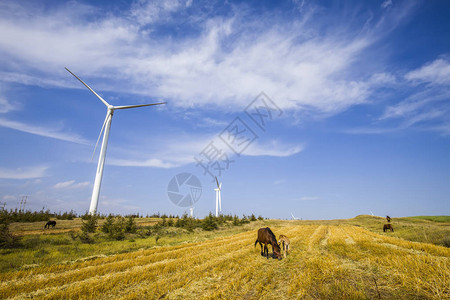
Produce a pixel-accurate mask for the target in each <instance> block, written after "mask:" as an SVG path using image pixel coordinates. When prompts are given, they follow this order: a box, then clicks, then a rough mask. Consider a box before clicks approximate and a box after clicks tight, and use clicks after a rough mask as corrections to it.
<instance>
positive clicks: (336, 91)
mask: <svg viewBox="0 0 450 300" xmlns="http://www.w3.org/2000/svg"><path fill="white" fill-rule="evenodd" d="M187 4H190V2H189V1H188V2H187V3H186V2H184V1H183V2H182V1H175V0H168V1H148V2H147V1H139V2H136V3H135V4H134V5H133V6H132V8H131V9H130V11H125V12H123V13H122V15H119V16H114V17H113V16H111V15H108V14H104V15H105V16H103V17H98V15H96V14H95V13H96V12H97V13H98V10H97V9H96V8H95V7H89V6H86V5H81V4H78V3H72V2H71V3H70V4H64V5H60V6H57V8H55V9H53V10H47V11H44V10H43V9H39V8H36V7H31V8H26V7H21V6H20V5H18V4H17V5H14V6H13V5H11V6H10V7H8V6H6V7H4V11H3V13H0V17H1V18H0V52H1V53H3V56H4V57H5V59H7V60H8V61H10V62H11V66H10V69H14V71H10V72H8V73H6V72H5V73H3V74H0V77H1V78H3V80H6V81H8V80H9V81H13V80H15V81H17V82H21V83H24V84H33V85H49V86H64V85H68V84H67V82H70V81H69V76H68V75H67V74H64V72H65V71H64V70H63V66H68V67H70V66H76V70H73V71H75V73H77V75H79V76H82V77H83V78H86V77H87V79H86V80H89V81H94V84H95V87H96V89H97V90H100V91H101V90H107V89H113V90H116V91H125V90H126V91H129V92H133V93H140V94H146V95H152V96H154V97H160V98H165V99H170V100H171V103H172V104H174V105H176V106H182V107H188V106H192V105H196V106H198V107H215V108H217V107H220V108H222V109H227V110H240V109H242V108H243V107H245V105H246V104H247V103H248V102H249V101H250V100H251V99H253V98H254V97H255V95H256V94H258V93H259V92H260V91H264V92H266V93H267V94H268V95H269V96H270V97H273V98H274V99H275V100H276V102H277V104H278V105H279V106H280V107H281V108H282V109H294V110H302V109H305V108H313V109H316V110H318V111H319V112H325V113H328V114H335V113H337V112H340V111H342V110H344V109H346V108H347V107H349V106H351V105H355V104H360V103H365V102H366V101H367V98H368V97H369V95H370V94H371V93H372V92H373V87H372V83H371V82H370V81H368V80H366V79H364V78H361V77H354V76H352V75H351V74H352V70H353V69H354V68H358V69H360V66H356V65H355V61H356V60H357V58H358V57H359V56H360V55H361V54H362V53H363V51H364V49H366V48H367V47H368V46H369V45H371V43H372V41H373V39H374V38H373V37H372V34H373V33H371V34H363V33H361V32H360V33H359V34H356V32H355V33H352V32H350V33H348V34H342V32H340V29H339V28H336V33H339V34H334V32H330V33H328V34H326V35H323V33H320V32H319V31H320V29H319V28H320V26H319V25H317V23H318V22H320V21H319V20H320V19H317V18H312V17H311V14H312V13H311V12H309V11H308V12H305V13H302V14H301V16H302V17H303V18H304V19H302V20H298V21H296V22H291V21H286V20H282V19H281V18H277V17H275V16H266V17H267V18H270V21H271V23H269V24H272V22H273V24H272V25H269V26H267V25H268V23H267V22H261V20H260V19H258V20H255V19H254V17H252V16H251V15H249V14H248V13H246V11H245V9H241V10H239V9H235V10H233V11H234V14H233V15H231V16H229V17H227V18H218V17H210V18H206V17H204V16H203V15H201V14H200V12H198V13H199V15H198V16H196V18H194V17H192V18H193V19H195V20H196V22H197V23H196V24H197V27H196V28H200V29H199V32H197V33H195V34H190V35H187V36H185V37H183V38H181V39H173V38H162V37H159V36H158V35H156V34H152V33H151V31H152V30H156V28H153V27H152V26H153V25H152V24H154V23H155V22H157V21H158V20H164V19H166V18H170V17H171V16H172V14H174V13H176V12H179V11H182V10H183V9H187V8H186V5H187ZM192 5H194V4H192ZM192 5H191V6H192ZM11 7H13V8H11ZM189 9H192V7H189ZM30 10H32V13H31V11H30ZM93 16H95V17H94V18H93ZM130 16H132V17H130ZM192 18H191V19H192ZM70 20H82V21H77V22H75V21H70ZM149 31H150V33H148V32H149ZM380 32H381V30H380ZM19 36H20V37H21V42H20V43H19V42H18V41H17V37H19ZM16 66H21V68H17V67H16ZM116 70H117V72H115V71H116ZM9 73H12V74H15V76H13V77H9V76H7V75H8V74H9ZM24 74H28V75H24ZM29 74H31V75H29ZM86 74H89V75H90V76H87V75H86ZM1 75H3V76H1ZM42 78H46V79H45V80H43V79H42ZM61 78H64V79H63V80H62V79H61ZM94 78H100V79H101V82H102V83H98V84H96V83H95V80H93V79H94ZM211 104H214V106H212V105H211Z"/></svg>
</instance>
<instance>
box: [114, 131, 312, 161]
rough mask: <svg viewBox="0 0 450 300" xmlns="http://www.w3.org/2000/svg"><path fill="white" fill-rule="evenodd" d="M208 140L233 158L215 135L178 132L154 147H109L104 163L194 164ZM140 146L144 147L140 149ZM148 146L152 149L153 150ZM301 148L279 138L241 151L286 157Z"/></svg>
mask: <svg viewBox="0 0 450 300" xmlns="http://www.w3.org/2000/svg"><path fill="white" fill-rule="evenodd" d="M210 143H213V145H214V147H215V148H217V149H218V151H220V155H227V156H228V158H230V159H231V160H232V159H235V154H234V152H233V151H232V150H231V149H230V148H229V147H228V146H227V144H225V143H224V142H223V140H221V139H220V138H219V137H218V136H217V135H208V134H206V135H205V134H204V135H199V134H181V135H179V136H177V137H171V138H170V137H165V138H164V139H163V140H158V141H156V142H155V141H154V140H153V141H152V142H151V144H152V145H155V144H157V145H158V147H157V149H154V147H152V146H151V145H150V144H149V145H147V144H142V143H137V144H136V145H135V146H133V148H128V149H126V150H122V151H116V150H117V149H112V152H114V153H113V154H112V155H110V157H108V159H107V160H106V163H107V164H109V165H115V166H132V167H155V168H176V167H180V166H184V165H188V164H194V163H196V161H195V159H194V157H197V158H200V157H201V154H200V153H201V152H202V151H203V150H204V149H206V148H207V146H208V145H210ZM141 149H147V150H146V151H145V152H143V151H142V150H141ZM148 149H154V152H153V153H152V151H151V150H150V151H149V150H148ZM161 149H162V150H161ZM303 149H304V146H303V145H296V144H292V143H287V142H285V141H283V140H269V141H259V140H255V141H254V142H253V143H252V144H251V145H250V146H249V147H248V148H247V149H245V151H243V152H242V153H241V154H242V155H243V156H271V157H288V156H292V155H295V154H298V153H300V152H301V151H302V150H303ZM149 153H150V154H149ZM122 157H126V158H122Z"/></svg>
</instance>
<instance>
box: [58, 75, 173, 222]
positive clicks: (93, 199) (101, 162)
mask: <svg viewBox="0 0 450 300" xmlns="http://www.w3.org/2000/svg"><path fill="white" fill-rule="evenodd" d="M65 69H66V70H67V71H68V72H69V73H70V74H72V75H73V76H75V78H76V79H78V80H79V81H80V82H81V83H82V84H84V86H85V87H87V88H88V90H90V91H91V92H92V93H93V94H94V95H95V96H97V98H98V99H100V101H102V102H103V104H105V105H106V108H107V111H106V118H105V121H104V122H103V126H102V129H101V130H100V134H99V136H98V139H97V143H96V144H95V148H94V153H95V150H96V149H97V145H98V142H99V140H100V136H101V135H102V132H103V130H105V131H104V134H103V141H102V147H101V149H100V156H99V158H98V165H97V173H96V175H95V181H94V189H93V190H92V197H91V205H90V207H89V213H90V214H91V215H93V214H95V213H96V212H97V205H98V196H99V194H100V186H101V184H102V177H103V167H104V165H105V157H106V148H107V147H108V138H109V130H110V128H111V121H112V116H113V114H114V111H115V110H116V109H128V108H135V107H143V106H152V105H160V104H166V102H160V103H152V104H138V105H124V106H113V105H111V104H109V103H108V102H106V101H105V99H103V98H102V97H100V96H99V95H98V94H97V93H96V92H94V90H93V89H91V88H90V87H89V86H88V85H87V84H86V83H84V82H83V80H81V79H80V78H78V76H77V75H75V74H74V73H72V72H71V71H70V70H69V69H67V68H65Z"/></svg>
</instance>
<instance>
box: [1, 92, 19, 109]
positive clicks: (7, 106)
mask: <svg viewBox="0 0 450 300" xmlns="http://www.w3.org/2000/svg"><path fill="white" fill-rule="evenodd" d="M15 109H17V107H16V106H14V105H13V104H11V103H10V102H9V101H8V100H6V99H5V98H3V97H2V96H1V94H0V113H3V114H4V113H7V112H10V111H12V110H15Z"/></svg>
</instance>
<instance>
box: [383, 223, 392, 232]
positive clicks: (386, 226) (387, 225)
mask: <svg viewBox="0 0 450 300" xmlns="http://www.w3.org/2000/svg"><path fill="white" fill-rule="evenodd" d="M387 230H391V231H392V232H394V227H392V224H384V226H383V232H386V231H387Z"/></svg>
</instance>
